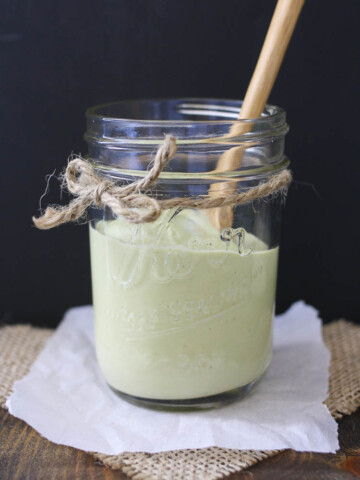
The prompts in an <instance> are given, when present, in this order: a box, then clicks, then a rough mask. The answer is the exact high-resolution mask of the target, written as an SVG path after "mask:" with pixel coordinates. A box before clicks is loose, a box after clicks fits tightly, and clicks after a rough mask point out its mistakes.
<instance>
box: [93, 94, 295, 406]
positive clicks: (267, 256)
mask: <svg viewBox="0 0 360 480" xmlns="http://www.w3.org/2000/svg"><path fill="white" fill-rule="evenodd" d="M241 105H242V102H241V101H233V100H214V99H175V100H159V101H131V102H118V103H112V104H108V105H100V106H96V107H94V108H91V109H89V110H88V112H87V132H86V135H85V139H86V141H87V143H88V146H89V153H88V158H89V159H90V160H91V161H92V162H93V165H94V166H95V168H96V169H97V171H98V173H99V174H101V175H104V176H105V177H108V178H111V179H112V180H114V181H116V182H119V183H121V184H124V183H128V182H133V181H134V180H137V179H139V178H142V177H144V175H145V174H146V173H147V171H148V170H149V168H150V162H151V160H153V158H154V155H155V152H156V151H157V149H158V147H159V146H160V145H161V144H162V142H163V141H164V136H165V135H166V134H171V135H172V136H174V137H175V138H176V141H177V146H178V150H177V153H176V155H175V157H174V158H173V159H172V160H171V161H170V163H169V164H168V166H167V167H166V168H165V170H164V171H163V172H162V174H161V175H160V177H159V179H158V180H157V182H156V184H155V185H154V186H153V187H152V188H151V189H150V191H149V192H147V194H148V195H151V196H153V197H155V198H157V199H166V198H172V197H188V196H199V195H216V194H217V193H219V192H223V191H224V187H226V188H229V189H230V190H231V191H234V189H235V190H236V189H241V191H243V190H244V189H248V188H250V187H253V186H256V185H258V184H259V183H260V182H263V181H264V180H267V179H269V178H270V177H271V176H272V175H274V174H277V173H279V172H280V171H281V170H283V169H285V168H286V167H288V165H289V162H288V160H287V158H286V157H284V137H285V134H286V133H287V131H288V126H287V124H286V120H285V112H284V111H283V110H282V109H280V108H278V107H274V106H270V105H269V106H267V107H266V109H265V111H264V113H263V115H262V117H261V118H259V119H255V120H237V117H238V113H239V111H240V109H241ZM229 154H230V155H231V156H232V157H231V158H232V160H231V161H230V166H229V162H228V163H227V166H226V167H224V168H219V165H221V161H219V159H221V158H224V155H229ZM234 156H237V157H236V158H237V160H236V161H235V162H234V158H235V157H234ZM234 165H235V167H234ZM279 197H280V196H269V197H266V198H262V199H258V200H254V201H252V202H249V203H246V204H242V205H238V206H234V207H233V208H232V207H228V209H229V208H230V215H227V216H224V217H222V215H223V214H224V213H226V212H225V209H224V207H222V210H221V209H220V208H217V209H213V210H194V209H176V208H174V209H172V210H164V211H163V212H162V214H161V216H160V218H159V219H157V220H156V221H155V222H152V223H145V224H137V225H135V224H132V223H128V222H127V221H126V220H125V219H124V218H115V217H114V216H113V214H112V213H111V211H110V210H108V209H106V208H104V209H93V210H92V211H91V222H90V246H91V268H92V288H93V303H94V312H95V343H96V352H97V358H98V362H99V365H100V368H101V371H102V373H103V375H104V377H105V379H106V381H107V383H108V384H109V386H110V387H111V388H112V389H113V390H114V391H115V392H117V393H118V394H119V395H120V396H122V397H123V398H125V399H127V400H129V401H131V402H135V403H138V404H139V403H140V404H142V405H146V406H150V407H155V408H170V409H171V408H179V407H180V408H196V407H199V408H206V407H214V406H218V405H221V404H223V403H227V402H229V401H232V400H235V399H237V398H239V397H241V396H242V395H244V394H245V393H246V392H247V391H248V390H249V389H250V388H251V387H252V386H253V385H254V384H255V383H256V382H257V381H258V380H259V379H260V378H261V377H262V376H263V375H264V373H265V372H266V369H267V368H268V366H269V363H270V358H271V350H272V319H273V315H274V302H275V290H276V275H277V262H278V246H279V230H280V216H281V198H279ZM227 213H229V212H227ZM216 217H217V218H223V220H222V224H220V225H219V223H218V221H216V220H214V218H216ZM224 222H225V223H224Z"/></svg>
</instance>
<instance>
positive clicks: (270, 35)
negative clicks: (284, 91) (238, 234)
mask: <svg viewBox="0 0 360 480" xmlns="http://www.w3.org/2000/svg"><path fill="white" fill-rule="evenodd" d="M304 3H305V0H278V2H277V5H276V8H275V11H274V14H273V17H272V19H271V23H270V26H269V29H268V32H267V34H266V38H265V41H264V44H263V47H262V50H261V53H260V56H259V59H258V62H257V64H256V67H255V70H254V73H253V76H252V78H251V81H250V84H249V86H248V89H247V92H246V95H245V98H244V102H243V105H242V108H241V111H240V114H239V120H241V119H252V118H259V117H260V116H261V114H262V112H263V111H264V108H265V105H266V102H267V100H268V98H269V95H270V92H271V89H272V87H273V85H274V83H275V79H276V77H277V74H278V72H279V69H280V66H281V63H282V61H283V58H284V55H285V52H286V49H287V47H288V45H289V42H290V38H291V35H292V33H293V31H294V28H295V25H296V22H297V20H298V18H299V15H300V12H301V9H302V7H303V5H304ZM252 128H253V125H252V123H251V122H248V123H245V124H242V123H238V124H234V125H233V126H232V127H231V130H230V136H239V135H243V134H245V133H248V132H250V131H251V130H252ZM243 153H244V152H243V148H242V147H234V148H231V149H230V150H228V151H226V152H225V153H224V154H223V155H222V156H221V157H220V158H219V161H218V163H217V166H216V169H215V171H217V172H226V171H234V170H237V169H238V168H239V167H240V166H241V162H242V157H243ZM221 185H222V186H223V187H221ZM229 189H230V190H232V191H233V190H234V189H236V184H234V183H231V184H230V185H227V184H214V185H212V186H211V187H210V190H209V194H210V195H214V194H215V195H216V192H219V191H220V192H221V193H224V191H228V190H229ZM209 217H210V220H211V222H212V224H213V225H214V226H215V227H217V228H218V229H220V230H221V229H222V228H224V227H229V226H231V223H232V218H233V214H232V208H231V207H222V208H217V209H214V210H210V211H209Z"/></svg>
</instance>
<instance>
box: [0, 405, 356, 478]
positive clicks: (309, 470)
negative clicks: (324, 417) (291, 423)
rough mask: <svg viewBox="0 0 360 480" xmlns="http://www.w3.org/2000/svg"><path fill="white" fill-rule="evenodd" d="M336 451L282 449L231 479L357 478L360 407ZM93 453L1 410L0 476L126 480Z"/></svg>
mask: <svg viewBox="0 0 360 480" xmlns="http://www.w3.org/2000/svg"><path fill="white" fill-rule="evenodd" d="M339 439H340V445H341V449H340V451H339V452H338V453H337V454H319V453H298V452H294V451H292V450H286V451H284V452H282V453H280V454H279V455H276V456H275V457H272V458H269V459H268V460H265V461H263V462H261V463H259V464H257V465H255V466H253V467H251V468H249V469H247V470H246V471H244V472H240V473H236V474H232V475H230V476H229V477H227V478H228V479H230V480H285V479H286V480H298V479H306V480H347V479H349V480H350V479H354V478H360V409H359V410H358V411H357V412H356V413H354V414H353V415H351V416H348V417H344V418H343V419H341V420H340V421H339ZM128 478H129V477H127V476H126V475H124V474H122V473H120V472H119V471H116V470H110V469H109V468H106V467H104V466H103V465H101V464H100V463H99V462H95V461H94V459H93V457H92V456H91V455H88V454H86V453H84V452H82V451H80V450H75V449H74V448H70V447H63V446H59V445H55V444H54V443H51V442H49V441H48V440H46V439H44V438H42V437H41V436H40V435H39V434H38V433H37V432H36V431H35V430H34V429H33V428H31V427H29V426H28V425H27V424H26V423H24V422H22V421H21V420H18V419H16V418H14V417H13V416H12V415H9V414H8V413H7V412H6V410H4V409H2V408H0V480H33V479H34V480H58V479H64V480H83V479H84V480H85V479H86V480H87V479H92V480H105V479H106V480H113V479H117V480H125V479H128Z"/></svg>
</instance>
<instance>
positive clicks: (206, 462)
mask: <svg viewBox="0 0 360 480" xmlns="http://www.w3.org/2000/svg"><path fill="white" fill-rule="evenodd" d="M52 333H53V330H48V329H39V328H34V327H31V326H29V325H16V326H4V327H2V328H0V405H1V406H2V407H4V408H6V407H5V402H6V399H7V398H8V397H9V396H10V395H11V393H12V387H13V384H14V382H15V381H16V380H20V379H21V378H22V377H23V376H24V375H26V373H27V372H28V371H29V369H30V367H31V364H32V363H33V362H34V360H35V359H36V357H37V355H38V354H39V352H40V351H41V349H42V348H43V347H44V345H45V342H46V340H47V339H48V338H49V337H50V335H51V334H52ZM323 336H324V340H325V343H326V345H327V347H328V348H329V350H330V352H331V365H330V381H329V396H328V398H327V400H326V402H325V403H326V405H327V406H328V408H329V410H330V412H331V414H332V415H333V416H334V418H336V419H338V418H341V417H342V416H343V415H349V414H351V413H352V412H354V411H355V410H356V409H357V408H358V407H359V406H360V326H356V325H353V324H351V323H349V322H346V321H344V320H338V321H336V322H333V323H331V324H329V325H326V326H325V327H324V328H323ZM277 453H279V451H278V450H271V451H269V450H267V451H262V450H261V451H259V450H257V451H254V450H241V451H240V450H231V449H225V448H217V447H211V448H203V449H198V450H177V451H170V452H162V453H153V454H149V453H144V452H139V453H127V452H125V453H121V454H119V455H111V456H109V455H103V454H98V453H92V455H93V456H94V457H95V458H96V459H97V460H100V461H102V462H103V463H104V464H105V465H107V466H109V467H111V468H113V469H117V470H121V471H122V472H124V473H126V474H127V475H128V476H130V477H132V478H133V479H134V480H145V479H146V480H195V479H196V480H216V479H220V478H224V477H226V476H227V475H229V474H230V473H233V472H238V471H241V470H244V469H245V468H248V467H250V466H251V465H254V464H255V463H257V462H259V461H261V460H264V459H266V458H268V457H270V456H273V455H276V454H277Z"/></svg>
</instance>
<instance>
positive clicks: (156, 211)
mask: <svg viewBox="0 0 360 480" xmlns="http://www.w3.org/2000/svg"><path fill="white" fill-rule="evenodd" d="M176 151H177V145H176V140H175V138H174V137H172V136H170V135H167V136H166V137H165V140H164V143H163V144H162V145H160V147H159V149H158V150H157V152H156V155H155V158H154V162H153V166H152V167H151V169H150V170H149V171H148V173H147V174H146V175H145V176H144V178H142V179H140V180H137V181H135V182H133V183H130V184H126V185H118V184H117V183H116V182H115V181H112V180H109V179H106V178H104V177H101V176H100V175H98V174H97V173H96V171H95V168H94V167H93V166H92V165H91V163H90V162H88V161H86V160H84V159H82V158H81V157H75V158H73V159H72V160H70V161H69V163H68V165H67V168H66V170H65V173H64V184H65V185H66V187H67V189H68V190H69V192H70V193H71V194H72V195H74V197H75V198H73V199H72V200H71V201H70V202H69V204H68V205H63V206H61V205H56V206H49V207H47V208H46V210H45V212H44V213H43V214H42V215H41V216H40V217H37V218H36V217H33V222H34V224H35V225H36V227H37V228H40V229H42V230H47V229H50V228H54V227H57V226H59V225H62V224H63V223H68V222H76V221H78V220H80V219H81V218H83V217H84V215H85V213H86V211H87V209H88V208H89V207H90V206H94V207H98V208H101V207H108V208H109V209H110V210H111V211H112V212H113V214H114V215H115V216H123V217H125V218H126V220H127V221H128V222H130V223H148V222H153V221H155V220H156V219H157V218H159V216H160V215H161V212H162V210H167V209H171V208H195V209H210V208H217V207H224V206H228V205H240V204H243V203H247V202H250V201H252V200H256V199H258V198H263V197H267V196H268V195H274V194H277V193H282V194H283V195H285V194H286V192H287V188H288V186H289V184H290V183H291V178H292V177H291V173H290V171H289V170H283V171H282V172H280V173H279V174H277V175H273V176H271V177H270V178H269V179H268V180H267V181H265V182H263V183H260V184H259V185H257V186H255V187H252V188H249V189H247V190H245V191H242V192H232V193H229V192H228V193H226V192H224V194H222V195H216V196H215V195H208V196H190V197H176V198H169V199H163V200H158V199H156V198H154V197H151V196H149V195H147V194H146V191H148V190H149V188H150V187H151V186H152V185H153V184H154V183H155V182H156V180H157V179H158V177H159V175H160V174H161V172H162V171H163V170H164V168H165V167H166V166H167V165H168V163H169V162H170V161H171V159H172V158H173V157H174V156H175V153H176Z"/></svg>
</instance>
